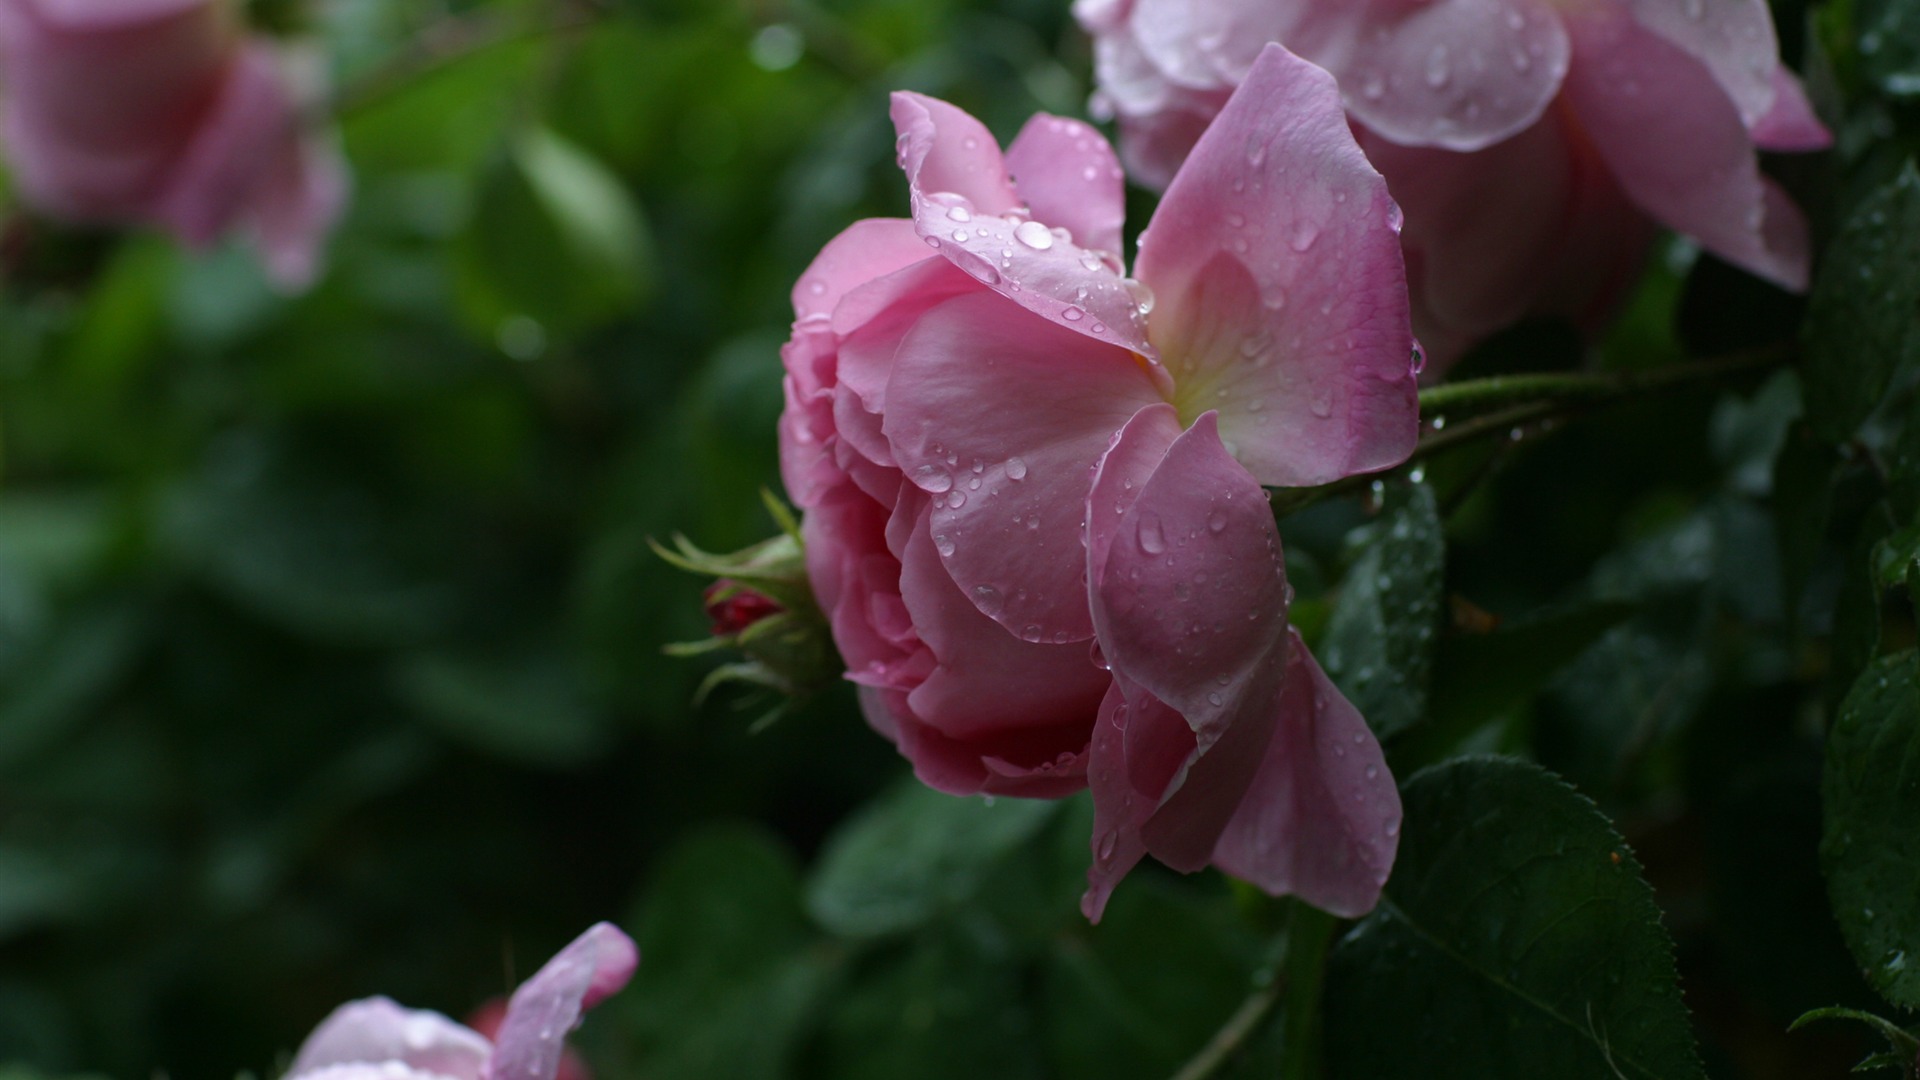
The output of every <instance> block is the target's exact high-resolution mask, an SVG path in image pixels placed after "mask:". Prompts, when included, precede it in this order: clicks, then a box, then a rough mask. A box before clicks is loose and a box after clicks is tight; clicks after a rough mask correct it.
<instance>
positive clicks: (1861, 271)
mask: <svg viewBox="0 0 1920 1080" xmlns="http://www.w3.org/2000/svg"><path fill="white" fill-rule="evenodd" d="M1914 236H1920V172H1916V171H1915V169H1914V167H1913V165H1912V163H1911V162H1909V163H1908V164H1907V166H1906V167H1905V168H1904V169H1902V170H1901V172H1900V175H1899V176H1898V177H1896V178H1894V179H1893V180H1892V181H1890V182H1888V183H1886V184H1884V185H1882V186H1881V187H1880V188H1879V189H1878V190H1876V191H1874V192H1873V193H1872V194H1871V195H1869V196H1867V198H1865V199H1864V200H1862V201H1861V203H1860V205H1859V206H1857V207H1855V208H1854V210H1853V212H1852V214H1851V215H1849V217H1848V218H1847V221H1846V223H1845V225H1843V226H1842V227H1841V230H1840V233H1839V235H1838V236H1836V237H1835V238H1834V241H1833V246H1832V247H1830V248H1829V249H1828V250H1827V252H1826V254H1825V255H1824V256H1823V257H1822V260H1821V263H1820V270H1819V274H1818V276H1817V277H1816V279H1815V281H1814V288H1813V299H1812V302H1811V303H1810V304H1809V305H1808V311H1807V321H1806V324H1805V328H1804V336H1805V339H1806V348H1807V359H1806V363H1807V418H1808V420H1809V421H1810V422H1811V423H1812V424H1813V426H1814V430H1816V431H1818V432H1819V433H1820V434H1822V435H1824V436H1826V437H1827V438H1828V439H1831V440H1833V441H1835V442H1840V441H1844V440H1846V439H1849V438H1851V437H1852V436H1853V433H1854V432H1855V431H1856V430H1858V429H1859V427H1860V425H1861V424H1862V423H1864V422H1865V421H1866V419H1867V417H1868V416H1869V415H1870V414H1871V413H1872V412H1873V411H1874V410H1875V409H1876V408H1878V407H1879V406H1880V405H1881V403H1882V402H1883V401H1884V400H1885V398H1886V395H1887V392H1888V390H1889V388H1891V387H1893V386H1894V384H1895V382H1896V379H1900V378H1901V377H1902V375H1903V373H1904V374H1905V375H1907V376H1910V375H1911V374H1912V368H1913V366H1914V365H1915V364H1917V363H1920V250H1917V249H1916V248H1915V246H1914V244H1913V243H1912V238H1913V237H1914Z"/></svg>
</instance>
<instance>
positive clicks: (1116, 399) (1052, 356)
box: [884, 292, 1161, 644]
mask: <svg viewBox="0 0 1920 1080" xmlns="http://www.w3.org/2000/svg"><path fill="white" fill-rule="evenodd" d="M1160 400H1161V397H1160V392H1159V389H1158V387H1157V386H1156V385H1155V383H1154V380H1153V378H1152V376H1151V375H1150V374H1149V372H1148V370H1147V369H1146V368H1145V366H1144V365H1143V364H1142V363H1141V362H1140V361H1139V360H1138V358H1136V357H1135V356H1134V355H1133V354H1131V353H1129V352H1127V351H1126V350H1124V349H1121V348H1118V347H1116V346H1112V345H1103V344H1101V343H1099V342H1097V341H1094V340H1092V339H1090V338H1087V337H1085V336H1082V335H1080V334H1076V333H1073V332H1071V331H1069V330H1067V329H1065V328H1063V327H1061V326H1059V325H1057V324H1055V323H1052V322H1048V321H1047V320H1045V319H1041V318H1039V317H1037V316H1035V315H1033V314H1031V313H1030V312H1027V311H1025V310H1022V309H1021V308H1020V307H1018V306H1016V305H1014V304H1011V303H1008V302H1007V301H1006V300H1005V299H1004V298H1002V297H1000V296H998V295H996V294H993V293H987V292H978V293H973V294H969V295H965V296H960V297H957V298H955V299H952V300H949V301H947V302H946V303H944V304H941V305H940V306H939V307H937V308H934V309H933V310H932V311H929V312H928V313H927V314H925V315H924V316H922V317H921V318H920V320H919V322H918V323H917V324H916V325H915V326H914V328H913V331H912V332H911V333H909V334H908V335H907V337H906V340H905V341H903V342H902V343H901V345H900V348H899V350H898V352H897V354H896V356H895V360H894V369H893V376H892V379H891V381H890V382H889V383H888V386H887V411H886V417H885V421H884V423H885V430H886V435H887V438H888V440H889V442H890V443H891V444H892V447H893V453H894V457H895V460H896V461H898V463H899V465H900V468H901V470H902V471H903V472H905V473H906V476H907V479H908V481H910V482H911V483H913V484H915V485H916V486H918V487H919V488H920V490H922V491H924V492H926V493H927V494H928V495H929V496H930V497H931V498H932V499H933V503H934V509H933V514H932V521H931V529H932V536H933V542H934V546H935V548H936V549H937V550H938V552H939V554H940V559H941V562H942V563H943V564H944V565H945V566H946V568H947V572H948V573H949V574H951V575H952V577H953V580H954V581H955V582H956V583H958V584H959V586H960V588H961V591H962V592H963V593H965V594H966V596H967V597H968V599H969V600H971V601H972V603H973V605H974V606H975V607H976V608H978V609H979V610H980V611H981V612H983V613H985V614H986V615H987V616H989V617H990V618H992V619H994V620H995V621H997V622H999V623H1000V624H1001V625H1002V626H1005V627H1006V628H1007V629H1009V630H1011V631H1012V632H1013V633H1014V634H1015V635H1016V636H1018V637H1020V638H1022V639H1024V640H1027V641H1047V642H1051V643H1054V644H1065V643H1067V642H1069V641H1080V640H1084V639H1086V638H1088V637H1091V636H1092V635H1093V624H1092V621H1091V619H1090V617H1089V616H1088V613H1087V592H1086V583H1085V579H1084V577H1083V576H1082V572H1083V565H1082V563H1081V561H1080V552H1081V546H1080V545H1081V541H1080V516H1081V508H1082V506H1083V504H1084V501H1085V498H1086V491H1087V476H1088V470H1089V469H1090V468H1092V466H1093V465H1094V463H1096V462H1098V461H1099V460H1100V456H1101V455H1102V454H1103V453H1104V452H1105V451H1106V448H1107V442H1108V440H1109V439H1110V438H1111V436H1112V434H1113V433H1114V432H1115V431H1118V430H1119V429H1120V427H1121V425H1123V424H1125V423H1126V422H1127V419H1128V418H1129V417H1131V416H1132V415H1133V414H1134V413H1135V412H1137V411H1139V410H1140V409H1141V408H1142V407H1143V406H1146V405H1150V404H1154V403H1157V402H1159V401H1160Z"/></svg>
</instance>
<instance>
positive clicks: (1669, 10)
mask: <svg viewBox="0 0 1920 1080" xmlns="http://www.w3.org/2000/svg"><path fill="white" fill-rule="evenodd" d="M1632 7H1633V17H1634V19H1635V20H1636V21H1638V22H1639V23H1640V25H1641V26H1644V27H1646V28H1647V29H1648V30H1651V31H1653V32H1654V33H1655V34H1658V35H1660V36H1661V37H1662V38H1665V39H1666V40H1667V41H1669V42H1671V43H1672V44H1674V45H1676V46H1679V47H1680V48H1681V49H1683V50H1685V51H1686V52H1687V53H1689V54H1691V55H1692V56H1693V57H1694V59H1696V60H1699V61H1700V62H1701V63H1703V64H1705V65H1706V66H1707V70H1708V71H1711V72H1712V73H1713V77H1714V79H1715V80H1716V81H1718V82H1719V84H1720V89H1721V92H1722V93H1724V94H1726V95H1727V96H1728V97H1729V98H1732V99H1733V102H1734V104H1735V105H1736V106H1737V107H1738V108H1739V110H1740V118H1741V120H1742V121H1743V122H1744V123H1745V124H1746V125H1747V126H1748V127H1752V126H1753V125H1755V124H1757V123H1758V122H1759V121H1760V118H1761V117H1763V116H1765V115H1766V114H1767V112H1768V111H1769V110H1770V109H1771V108H1772V107H1773V102H1774V98H1775V96H1776V94H1777V93H1778V89H1777V84H1776V83H1775V82H1774V77H1773V76H1774V73H1775V72H1776V71H1778V70H1779V69H1780V42H1779V39H1778V38H1776V37H1775V36H1774V32H1773V13H1772V12H1771V11H1769V10H1768V9H1767V0H1632Z"/></svg>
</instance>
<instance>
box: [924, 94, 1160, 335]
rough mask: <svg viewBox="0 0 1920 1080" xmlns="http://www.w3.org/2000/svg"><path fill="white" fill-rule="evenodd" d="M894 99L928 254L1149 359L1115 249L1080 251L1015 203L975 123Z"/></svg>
mask: <svg viewBox="0 0 1920 1080" xmlns="http://www.w3.org/2000/svg"><path fill="white" fill-rule="evenodd" d="M893 100H894V107H893V119H894V125H895V127H897V128H898V129H899V131H900V140H901V146H902V150H901V163H902V166H903V167H904V168H905V169H906V172H907V183H908V188H909V190H910V192H911V196H912V202H913V222H914V227H915V228H916V229H918V230H919V233H920V237H921V239H923V240H924V241H926V243H927V245H928V246H929V247H931V248H933V249H935V250H936V251H938V252H939V253H940V254H942V255H944V256H945V257H946V258H947V259H948V260H950V261H951V262H952V263H953V264H954V265H955V266H958V267H959V268H960V269H962V270H964V271H966V272H967V273H968V274H970V275H972V276H973V277H974V278H976V279H977V280H979V281H980V282H981V283H982V284H983V285H985V286H986V287H988V288H990V289H992V290H993V291H995V292H997V293H999V294H1000V295H1002V296H1004V297H1006V298H1007V299H1009V300H1012V301H1013V302H1014V303H1016V304H1018V305H1020V306H1021V307H1024V308H1026V309H1027V310H1029V311H1032V312H1034V313H1035V314H1037V315H1040V316H1041V317H1043V318H1046V319H1050V320H1052V321H1053V322H1056V323H1058V324H1060V325H1061V326H1062V327H1065V328H1067V329H1069V330H1072V331H1074V332H1075V333H1078V334H1083V335H1085V336H1088V337H1091V338H1093V339H1095V340H1098V341H1110V342H1112V343H1114V344H1116V345H1119V346H1121V347H1123V348H1128V349H1132V350H1133V351H1135V352H1139V353H1142V354H1144V355H1147V356H1151V355H1152V354H1153V346H1152V345H1150V344H1149V343H1148V341H1147V337H1146V319H1145V315H1144V314H1143V313H1142V312H1141V310H1140V297H1139V296H1138V295H1137V293H1136V292H1135V291H1133V290H1132V289H1130V288H1129V285H1128V282H1127V281H1126V280H1125V279H1123V278H1122V277H1121V275H1120V265H1119V261H1118V259H1119V256H1118V253H1117V252H1110V251H1098V250H1094V249H1091V248H1087V247H1083V246H1081V245H1080V244H1078V243H1076V242H1075V241H1074V238H1073V234H1072V233H1070V232H1069V231H1068V230H1067V228H1066V227H1065V226H1064V225H1062V224H1059V223H1055V222H1050V221H1045V220H1042V219H1039V218H1036V217H1034V216H1032V215H1031V214H1030V213H1029V212H1028V211H1027V210H1026V208H1025V207H1024V206H1022V205H1020V204H1018V203H1017V202H1016V201H1014V196H1013V194H1012V185H1011V183H1010V182H1009V181H1008V180H1007V178H1006V167H1005V163H1004V162H1003V161H1002V160H1001V157H1000V149H999V147H998V146H997V145H996V144H995V143H994V142H993V139H992V137H991V136H990V135H988V134H987V131H986V129H985V128H984V127H982V126H981V124H980V122H979V121H978V120H975V119H973V118H972V117H971V116H968V115H967V114H966V113H964V112H961V111H960V110H959V109H956V108H954V107H953V106H951V105H948V104H946V103H945V102H941V101H936V100H934V99H932V98H925V97H921V96H919V95H917V94H895V95H894V99H893ZM1043 190H1044V185H1043Z"/></svg>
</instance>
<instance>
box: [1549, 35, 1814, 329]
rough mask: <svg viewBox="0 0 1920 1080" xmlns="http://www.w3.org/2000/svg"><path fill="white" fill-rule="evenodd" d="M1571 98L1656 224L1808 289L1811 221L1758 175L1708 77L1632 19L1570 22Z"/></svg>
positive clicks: (1729, 107) (1738, 126) (1746, 142)
mask: <svg viewBox="0 0 1920 1080" xmlns="http://www.w3.org/2000/svg"><path fill="white" fill-rule="evenodd" d="M1568 25H1569V28H1570V29H1571V30H1572V32H1573V39H1574V65H1573V70H1572V72H1571V73H1570V74H1569V75H1568V76H1567V88H1566V93H1567V99H1568V101H1569V103H1570V104H1571V105H1572V106H1573V109H1574V111H1575V112H1576V113H1577V114H1578V116H1579V118H1580V123H1581V125H1582V126H1583V127H1584V128H1585V130H1586V132H1587V133H1588V135H1590V136H1591V137H1592V139H1593V143H1594V146H1595V148H1596V149H1598V151H1599V152H1600V155H1601V157H1603V158H1605V159H1606V161H1607V164H1608V165H1609V166H1610V167H1611V168H1612V170H1613V173H1614V175H1615V177H1617V178H1618V179H1619V181H1620V185H1621V187H1623V188H1624V189H1625V190H1626V192H1627V194H1628V195H1629V196H1630V197H1631V198H1632V199H1633V201H1634V202H1636V203H1638V204H1639V205H1640V206H1641V208H1642V209H1644V210H1646V211H1647V212H1648V213H1649V214H1651V215H1652V216H1653V217H1654V218H1655V219H1656V220H1658V221H1659V222H1660V223H1661V224H1663V225H1666V226H1667V227H1668V228H1671V229H1673V230H1675V231H1676V232H1681V233H1684V234H1686V235H1688V236H1690V237H1693V238H1694V239H1695V240H1698V241H1699V242H1700V243H1701V244H1702V245H1703V246H1705V247H1706V248H1707V249H1708V250H1710V251H1712V252H1713V253H1714V254H1716V255H1719V256H1720V257H1721V258H1723V259H1726V260H1727V261H1729V262H1732V263H1734V264H1735V265H1737V266H1740V267H1742V268H1743V269H1746V270H1748V271H1750V272H1752V273H1754V274H1757V275H1759V276H1760V277H1763V278H1766V279H1767V280H1769V281H1772V282H1774V283H1775V284H1778V285H1780V286H1781V287H1783V288H1787V289H1791V290H1795V291H1801V290H1804V289H1805V288H1806V285H1807V273H1808V262H1809V258H1810V256H1809V251H1808V240H1807V226H1806V220H1805V219H1804V218H1803V217H1802V216H1801V214H1800V212H1799V210H1798V209H1797V208H1795V207H1794V206H1793V204H1792V203H1791V202H1790V201H1789V200H1788V199H1786V198H1785V197H1784V196H1783V195H1781V194H1780V193H1779V191H1778V189H1776V188H1775V187H1774V185H1773V183H1772V181H1769V180H1767V179H1766V178H1765V177H1763V176H1762V175H1761V174H1760V166H1759V161H1758V158H1757V156H1756V154H1755V151H1754V144H1753V140H1752V139H1751V137H1750V136H1749V135H1748V133H1747V128H1746V124H1745V123H1744V122H1742V120H1741V117H1740V112H1739V110H1738V109H1736V108H1735V106H1734V103H1733V101H1731V100H1730V99H1729V98H1728V97H1727V95H1726V94H1725V92H1723V91H1722V90H1721V88H1720V84H1719V82H1718V81H1717V80H1716V79H1715V78H1714V76H1713V74H1712V72H1711V71H1709V70H1708V68H1707V67H1706V66H1705V65H1704V64H1703V63H1702V62H1701V61H1699V60H1697V59H1695V58H1694V57H1692V56H1691V55H1689V54H1687V53H1686V52H1683V51H1682V50H1681V49H1679V48H1678V47H1677V46H1674V45H1672V44H1670V43H1669V42H1667V41H1666V40H1665V39H1663V38H1662V37H1660V36H1659V35H1657V34H1655V33H1653V32H1652V31H1650V30H1648V29H1647V28H1645V27H1644V26H1642V25H1640V24H1639V23H1638V22H1635V21H1634V20H1633V19H1631V18H1628V17H1625V16H1623V15H1618V14H1607V13H1605V12H1593V13H1587V12H1583V13H1581V14H1579V15H1577V16H1576V15H1569V16H1568Z"/></svg>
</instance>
